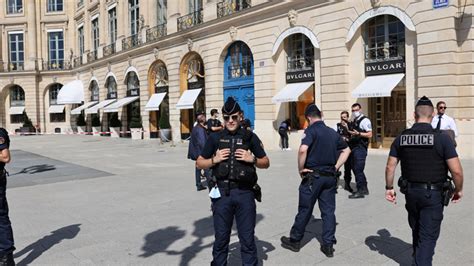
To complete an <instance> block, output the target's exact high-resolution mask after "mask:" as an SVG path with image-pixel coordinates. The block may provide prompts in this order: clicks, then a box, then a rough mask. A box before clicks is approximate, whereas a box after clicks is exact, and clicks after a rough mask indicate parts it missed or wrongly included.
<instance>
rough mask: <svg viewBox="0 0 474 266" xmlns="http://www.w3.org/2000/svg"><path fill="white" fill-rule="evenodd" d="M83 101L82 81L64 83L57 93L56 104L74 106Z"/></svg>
mask: <svg viewBox="0 0 474 266" xmlns="http://www.w3.org/2000/svg"><path fill="white" fill-rule="evenodd" d="M83 101H84V85H82V81H80V80H73V81H71V82H69V83H66V85H64V86H63V87H62V88H61V89H60V90H59V92H58V101H57V103H58V104H76V103H82V102H83Z"/></svg>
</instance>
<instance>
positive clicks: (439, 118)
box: [431, 101, 458, 137]
mask: <svg viewBox="0 0 474 266" xmlns="http://www.w3.org/2000/svg"><path fill="white" fill-rule="evenodd" d="M446 108H448V107H446V103H445V102H443V101H439V102H438V103H437V104H436V109H437V110H438V114H437V115H436V116H435V117H433V121H431V126H432V127H433V128H434V129H439V130H452V131H454V135H455V136H456V137H457V136H458V128H457V127H456V123H455V122H454V119H453V118H452V117H450V116H448V115H447V114H446Z"/></svg>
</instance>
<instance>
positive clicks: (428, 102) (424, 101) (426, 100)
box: [415, 96, 433, 107]
mask: <svg viewBox="0 0 474 266" xmlns="http://www.w3.org/2000/svg"><path fill="white" fill-rule="evenodd" d="M422 105H425V106H431V107H433V103H432V102H431V100H430V99H429V98H428V97H426V96H423V97H421V98H420V99H419V100H418V102H417V103H416V106H415V107H417V106H422Z"/></svg>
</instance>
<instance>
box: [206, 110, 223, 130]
mask: <svg viewBox="0 0 474 266" xmlns="http://www.w3.org/2000/svg"><path fill="white" fill-rule="evenodd" d="M222 129H224V127H223V126H222V123H221V121H220V120H219V111H218V110H217V109H211V118H209V119H208V120H207V130H208V132H209V134H212V133H215V132H220V131H221V130H222Z"/></svg>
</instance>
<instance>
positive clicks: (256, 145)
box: [201, 128, 267, 159]
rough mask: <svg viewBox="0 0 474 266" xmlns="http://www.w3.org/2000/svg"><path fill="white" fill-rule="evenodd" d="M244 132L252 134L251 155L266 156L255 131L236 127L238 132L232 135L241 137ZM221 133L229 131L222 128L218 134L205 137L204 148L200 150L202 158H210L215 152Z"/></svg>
mask: <svg viewBox="0 0 474 266" xmlns="http://www.w3.org/2000/svg"><path fill="white" fill-rule="evenodd" d="M245 132H247V133H246V134H252V136H251V137H250V143H249V150H250V151H251V152H252V153H253V155H255V157H257V158H263V157H265V156H267V154H266V153H265V150H264V149H263V144H262V142H261V141H260V139H259V138H258V136H257V135H256V134H255V133H253V132H250V131H246V130H244V129H242V128H240V129H238V132H237V133H236V134H234V136H236V137H240V138H241V137H243V134H245ZM221 134H230V133H229V131H227V129H224V131H222V132H221V133H219V134H212V135H210V136H209V138H208V139H207V142H206V145H204V149H203V150H202V152H201V156H202V157H203V158H204V159H210V158H211V157H212V156H213V155H214V154H215V153H216V151H217V149H218V148H219V139H220V138H221V136H222V135H221Z"/></svg>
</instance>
